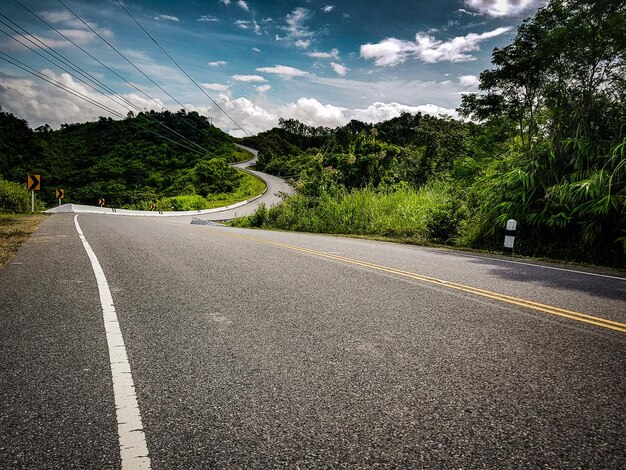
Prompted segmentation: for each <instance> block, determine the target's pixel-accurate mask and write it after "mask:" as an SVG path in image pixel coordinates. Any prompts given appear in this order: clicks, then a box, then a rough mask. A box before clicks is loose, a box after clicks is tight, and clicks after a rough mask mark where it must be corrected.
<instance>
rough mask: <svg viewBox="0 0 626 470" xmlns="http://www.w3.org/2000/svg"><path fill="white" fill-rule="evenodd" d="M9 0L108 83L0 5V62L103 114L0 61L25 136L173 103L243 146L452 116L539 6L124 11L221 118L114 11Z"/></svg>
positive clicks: (161, 7)
mask: <svg viewBox="0 0 626 470" xmlns="http://www.w3.org/2000/svg"><path fill="white" fill-rule="evenodd" d="M19 2H20V3H22V4H23V5H24V6H26V7H27V8H28V9H30V10H32V11H33V12H34V13H36V14H37V15H38V16H40V17H41V18H42V19H44V20H45V21H46V22H47V23H48V24H49V25H51V26H53V27H55V28H56V29H58V30H59V31H61V32H62V33H63V34H64V35H65V36H66V37H67V38H70V39H71V40H72V41H74V42H75V43H76V44H78V45H79V46H81V47H82V48H83V49H85V50H86V51H88V52H89V53H90V54H91V55H92V56H94V57H96V58H97V59H98V60H99V61H101V62H102V63H104V64H106V65H107V66H108V67H109V68H110V69H111V70H113V71H115V72H116V73H112V72H111V71H109V70H107V69H106V68H105V67H103V66H102V65H101V64H99V63H98V62H97V61H96V60H94V59H93V58H90V57H89V56H88V55H86V54H85V53H83V52H82V51H80V50H79V49H78V48H76V47H75V46H74V45H73V44H71V43H70V42H68V41H67V40H66V39H65V38H63V37H62V36H60V35H59V34H58V33H57V32H55V31H54V30H52V29H50V28H49V27H48V26H47V25H45V24H44V23H43V22H41V21H40V20H39V19H38V18H37V17H35V16H34V15H32V14H31V13H29V12H28V11H27V10H26V9H24V8H23V7H22V6H20V5H19V4H18V3H17V2H15V1H14V0H5V1H4V2H2V6H0V13H1V14H2V15H3V16H0V21H1V22H0V31H4V32H6V33H8V35H7V34H5V33H2V34H0V52H1V53H2V54H4V55H0V57H4V58H7V57H8V58H10V59H12V60H19V61H21V62H22V63H23V64H26V65H27V66H29V67H32V68H34V69H36V70H37V71H38V73H40V74H43V75H44V76H45V77H47V78H48V79H50V80H52V81H54V82H55V83H57V82H60V83H62V84H63V86H65V87H69V88H70V89H72V90H74V91H76V93H80V94H82V95H86V96H89V97H90V98H91V99H92V100H96V101H97V102H99V103H103V104H106V106H107V107H109V108H111V109H113V110H114V111H115V113H111V112H108V111H104V110H102V109H99V108H96V107H95V106H93V105H92V104H89V103H86V102H85V101H82V100H81V99H80V98H78V97H76V96H73V95H71V94H69V93H67V92H66V91H63V90H61V89H59V88H58V87H55V86H54V85H52V84H50V83H47V82H45V81H44V80H42V79H40V78H36V77H34V76H32V75H31V74H29V73H27V72H25V71H24V70H22V69H20V68H18V67H16V66H15V64H9V63H8V62H7V61H6V60H0V106H2V108H3V109H4V110H5V111H9V112H11V113H13V114H15V115H16V116H18V117H20V118H23V119H26V120H27V121H28V122H29V124H30V125H31V126H32V127H37V126H39V125H42V124H44V123H47V124H50V125H51V126H53V127H58V126H59V125H60V124H61V123H64V122H67V123H71V122H84V121H88V120H94V119H97V117H98V116H101V115H111V116H113V117H114V118H116V117H117V116H118V115H119V114H122V115H126V114H127V112H128V111H129V110H130V109H132V110H135V111H137V110H141V109H170V110H172V111H176V110H178V109H180V108H181V104H182V105H184V106H185V108H186V109H188V110H195V111H198V112H200V113H201V114H203V115H206V116H210V117H211V118H212V120H213V122H214V124H216V125H217V126H219V127H220V128H222V129H223V130H225V131H227V132H230V133H232V134H233V135H242V134H243V131H242V130H241V129H238V128H237V126H236V125H235V124H234V123H233V122H232V121H231V120H230V118H232V119H234V121H236V122H237V124H239V125H240V126H241V127H242V128H244V129H245V130H246V131H247V132H248V133H250V134H254V133H257V132H259V131H262V130H265V129H268V128H271V127H273V126H274V125H276V124H277V122H278V118H279V117H284V118H296V119H300V120H301V121H304V122H306V123H307V124H310V125H315V126H318V125H322V126H330V127H335V126H338V125H342V124H345V123H346V122H348V121H349V120H350V119H360V120H362V121H366V122H377V121H380V120H384V119H389V118H392V117H394V116H397V115H398V114H399V113H400V112H402V111H409V112H417V111H422V112H428V113H431V114H451V115H454V109H455V108H456V107H457V106H458V105H459V103H460V99H461V94H462V93H467V92H474V91H476V90H477V88H476V83H477V76H478V75H479V73H480V72H481V71H482V70H484V69H486V68H489V67H490V57H491V51H492V49H493V48H494V47H502V46H504V45H506V44H508V43H509V42H510V41H511V40H512V38H513V37H514V35H515V29H516V27H517V26H518V25H519V24H520V23H521V21H522V20H523V19H524V18H525V17H527V16H530V15H532V14H534V12H535V11H536V10H537V8H538V7H539V6H540V5H541V4H543V3H544V2H543V1H536V0H435V1H432V0H423V1H419V0H412V1H396V2H390V1H380V0H377V1H372V0H358V1H357V0H348V1H345V0H344V1H330V0H329V1H317V0H301V1H291V0H278V1H260V0H257V1H254V0H245V1H244V0H203V1H200V0H197V1H191V0H183V1H148V0H124V1H123V2H122V3H123V5H124V7H125V8H126V9H127V10H128V11H129V12H130V13H131V14H132V15H133V16H134V17H135V18H136V19H137V20H138V21H139V23H140V24H141V25H142V26H143V27H144V28H145V29H146V30H147V31H148V32H149V33H150V34H151V35H152V36H153V37H154V38H155V39H156V41H157V42H158V43H159V44H160V45H161V46H162V47H163V48H164V49H165V50H166V51H167V52H168V53H169V54H170V55H171V56H172V57H173V58H174V59H175V60H176V62H177V63H178V64H179V65H180V66H181V67H182V68H183V69H184V71H185V72H186V73H187V74H189V75H190V76H191V77H192V78H193V79H194V81H195V82H196V83H197V84H199V85H200V86H201V87H202V90H203V91H204V93H206V94H208V95H209V96H210V97H211V98H212V99H213V100H214V101H215V102H216V103H218V104H219V105H220V107H221V108H222V109H224V110H225V111H226V112H227V113H228V115H229V116H230V118H229V117H227V116H226V115H224V114H223V113H222V112H221V111H220V110H219V109H217V107H216V106H215V105H214V104H213V103H212V102H211V100H210V99H209V98H208V97H207V96H206V95H205V94H204V93H203V92H202V91H201V90H199V89H198V88H197V87H196V85H194V84H193V83H192V82H191V81H190V80H189V79H188V78H187V77H186V76H185V75H184V74H183V73H182V72H181V71H180V70H179V69H178V68H177V67H176V65H175V64H174V63H172V62H171V61H170V60H169V59H168V58H167V57H166V56H165V55H164V54H163V52H162V51H161V50H159V48H158V47H157V45H155V44H154V43H153V42H152V41H151V40H150V38H149V37H148V36H146V34H145V33H144V32H143V31H141V29H140V28H139V27H138V26H137V25H136V24H135V23H134V21H133V19H132V18H131V17H130V16H129V15H128V14H127V13H126V12H125V11H124V10H123V9H122V8H121V7H120V5H118V4H117V2H116V1H115V0H90V1H86V0H81V1H77V0H61V2H60V1H58V0H19ZM63 3H64V4H65V5H66V6H67V7H69V9H68V8H66V7H65V6H64V5H63ZM70 10H72V11H73V13H72V12H71V11H70ZM74 13H75V14H76V15H77V16H78V17H77V16H75V15H74ZM79 18H80V19H82V20H84V21H85V22H86V23H87V24H88V25H89V26H91V27H92V28H93V29H95V30H96V31H97V32H99V34H100V35H101V36H102V37H103V38H105V39H106V40H107V41H108V42H109V43H111V44H112V45H113V46H115V47H116V48H117V49H118V50H119V51H120V52H121V53H122V54H123V55H124V56H125V57H126V58H127V59H128V60H129V61H130V62H132V64H134V65H135V66H137V67H138V68H139V69H140V70H141V71H142V72H144V73H145V74H146V75H148V76H149V77H150V78H151V79H152V80H153V81H154V82H156V83H157V84H158V85H159V86H160V88H162V89H164V90H165V91H166V92H167V93H168V94H169V95H171V96H168V94H166V93H164V92H163V90H161V89H160V88H159V87H157V86H156V85H154V83H152V82H150V81H149V80H148V79H146V78H145V76H143V75H142V74H141V73H140V72H138V71H137V70H136V69H135V68H134V67H133V65H131V64H130V63H129V62H128V61H126V60H125V59H124V58H122V57H121V56H120V55H118V54H117V53H116V52H114V51H113V50H112V49H111V48H110V47H109V46H108V45H107V44H106V43H105V42H104V41H102V40H101V39H100V38H98V36H97V35H96V34H94V33H93V32H92V31H90V29H89V28H88V26H86V25H85V24H83V23H82V22H81V21H80V19H79ZM11 28H13V29H15V30H17V32H16V31H14V30H12V29H11ZM20 28H23V29H20ZM18 33H19V34H18ZM10 36H12V37H16V38H17V39H18V40H19V41H21V42H22V43H23V44H20V43H19V42H18V41H15V40H14V39H12V38H11V37H10ZM29 40H30V41H34V42H35V43H36V44H37V45H38V46H41V49H38V48H37V47H35V45H34V44H33V43H32V42H30V41H29ZM39 41H40V42H39ZM24 44H26V45H28V46H30V47H31V48H32V49H35V50H37V51H38V52H39V53H40V54H41V55H43V56H47V53H51V54H60V55H62V57H63V58H66V59H69V60H71V61H72V62H73V63H74V64H76V65H78V66H80V69H81V70H84V71H85V72H86V73H89V75H90V76H92V77H95V78H97V79H98V80H100V82H102V83H104V84H106V85H107V86H108V88H109V89H108V90H102V89H100V90H94V89H92V88H90V87H88V86H87V85H85V84H84V83H81V82H80V81H79V80H78V78H76V76H72V75H70V74H68V73H67V72H64V71H63V70H61V69H60V68H58V67H57V66H55V65H53V64H51V63H50V62H48V61H45V60H44V59H43V58H41V57H40V56H38V55H37V54H36V53H35V52H33V51H32V50H29V49H28V48H27V47H25V46H24ZM72 73H74V75H77V74H76V73H75V72H72ZM120 76H121V77H122V78H123V79H122V78H120ZM83 79H85V78H84V77H83ZM115 94H118V95H120V96H121V97H123V98H115ZM111 95H113V98H112V97H111ZM172 98H174V99H172ZM114 100H116V101H117V102H116V101H114ZM129 102H130V103H131V104H132V105H130V104H129Z"/></svg>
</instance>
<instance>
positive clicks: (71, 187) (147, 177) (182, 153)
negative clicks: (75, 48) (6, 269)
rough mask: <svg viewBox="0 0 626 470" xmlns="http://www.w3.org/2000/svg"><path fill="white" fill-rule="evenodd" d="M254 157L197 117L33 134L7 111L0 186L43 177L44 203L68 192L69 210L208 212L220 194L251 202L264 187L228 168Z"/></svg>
mask: <svg viewBox="0 0 626 470" xmlns="http://www.w3.org/2000/svg"><path fill="white" fill-rule="evenodd" d="M248 157H249V154H247V153H246V152H243V151H241V150H239V149H238V148H237V147H235V146H234V144H233V139H232V138H231V137H230V136H228V135H227V134H225V133H223V132H222V131H221V130H219V129H217V128H216V127H214V126H212V125H210V124H209V122H208V121H207V119H206V118H205V117H203V116H200V115H199V114H198V113H195V112H191V113H187V112H185V111H184V110H181V111H179V112H177V113H170V112H169V111H165V112H162V113H157V112H154V111H150V112H146V113H139V114H138V115H137V116H135V115H133V114H132V113H129V115H128V117H127V118H126V119H124V120H118V121H115V120H112V119H111V118H100V119H99V120H98V121H97V122H88V123H83V124H64V125H62V126H61V129H59V130H56V131H53V130H51V129H50V127H49V126H42V127H39V128H37V129H35V130H34V131H33V130H31V129H30V128H29V127H28V124H27V122H26V121H24V120H20V119H17V118H16V117H14V116H13V115H11V114H8V113H5V112H2V111H0V178H3V179H4V180H8V181H13V182H17V183H20V184H22V185H23V184H24V183H25V179H26V175H27V174H28V173H38V174H40V175H41V176H42V181H43V184H42V190H41V191H40V193H39V194H38V198H39V199H41V200H42V201H44V202H45V203H48V204H53V203H54V202H55V200H54V198H55V189H57V188H63V189H65V194H66V199H65V202H74V203H83V204H90V205H95V204H97V202H98V199H99V198H100V197H104V198H105V199H106V203H107V205H110V206H115V207H129V208H139V209H148V208H150V207H155V206H156V207H157V208H159V209H171V208H175V209H181V210H182V209H200V208H206V207H211V206H212V205H214V204H215V202H216V201H217V200H218V199H219V198H216V195H217V194H221V195H222V196H224V198H225V199H229V198H232V196H233V195H235V194H236V195H237V196H242V197H241V199H246V197H249V196H250V195H251V194H250V193H251V192H252V193H254V191H257V193H258V192H259V191H258V190H259V188H258V186H259V182H258V181H257V180H256V179H255V178H254V177H251V176H249V175H243V174H242V173H241V172H239V171H237V170H235V169H233V168H231V167H230V166H228V162H232V161H237V160H245V159H247V158H248ZM5 186H6V184H4V183H3V185H0V188H2V187H5ZM6 188H8V186H6ZM261 190H262V188H261ZM5 192H6V191H5ZM207 196H209V198H207ZM0 199H1V197H0ZM3 209H4V211H8V206H6V207H4V206H3V207H0V210H3ZM16 211H18V210H16Z"/></svg>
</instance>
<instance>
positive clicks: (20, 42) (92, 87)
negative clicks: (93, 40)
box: [0, 13, 139, 109]
mask: <svg viewBox="0 0 626 470" xmlns="http://www.w3.org/2000/svg"><path fill="white" fill-rule="evenodd" d="M0 16H2V17H4V18H6V16H4V15H3V14H2V13H0ZM7 19H8V18H7ZM9 21H11V20H10V19H9ZM0 23H1V24H3V25H4V26H6V27H7V28H9V29H10V30H12V31H13V32H14V33H16V34H18V35H22V38H23V39H25V40H27V41H28V42H30V43H31V44H33V45H34V46H35V47H37V48H39V49H41V50H42V51H43V52H45V53H46V54H48V55H49V56H50V57H52V59H54V60H52V59H50V58H48V57H46V56H44V55H42V54H40V53H39V52H38V51H36V50H35V49H33V48H32V47H30V46H29V45H28V44H25V43H24V42H22V40H21V39H19V38H18V37H15V36H11V35H10V34H9V33H7V32H6V31H4V30H3V29H1V28H0V32H2V33H4V34H6V35H7V36H9V37H10V38H11V39H13V40H14V41H15V42H17V43H18V44H21V45H22V46H24V47H25V48H27V49H28V50H30V51H31V52H34V53H35V54H37V55H38V56H39V57H41V58H42V59H44V60H46V61H48V62H50V63H51V64H52V65H54V66H56V67H58V68H59V69H61V70H63V71H64V72H66V73H68V74H70V75H71V76H73V77H74V78H76V79H77V80H78V81H80V82H82V83H84V84H85V85H87V86H88V87H90V88H91V89H93V90H95V91H98V89H96V88H95V87H94V86H93V85H91V84H90V83H88V82H86V81H85V80H83V79H82V78H80V77H77V76H76V75H74V74H73V73H72V72H70V71H69V70H68V69H67V68H65V67H64V66H63V65H59V64H58V63H57V62H55V60H57V61H60V62H61V63H63V64H64V65H65V66H67V67H69V68H71V69H72V70H74V71H75V72H76V73H78V74H80V75H82V76H84V77H86V78H87V80H91V81H92V82H93V83H96V84H97V85H99V86H100V87H101V88H103V89H104V90H106V91H108V92H110V93H113V95H114V96H115V97H116V98H118V99H124V98H120V97H118V96H117V94H116V93H115V91H113V90H111V89H110V88H109V87H107V86H106V85H105V84H103V83H102V82H100V81H99V80H98V79H96V78H95V77H93V76H91V75H90V74H89V73H86V72H85V71H84V70H82V69H80V67H78V66H75V64H73V62H71V61H70V60H67V59H65V58H64V57H63V56H62V55H61V54H59V53H57V52H56V51H54V49H53V48H50V47H49V46H48V45H47V44H46V43H44V42H43V41H41V40H40V39H39V38H37V37H35V36H34V35H32V34H31V33H30V32H29V31H28V30H26V29H24V28H22V27H21V26H19V25H18V24H16V23H15V22H13V21H11V23H13V24H14V25H16V26H17V27H18V28H20V29H21V30H22V31H23V32H24V33H25V34H26V36H24V35H23V34H22V33H20V31H18V30H16V29H15V28H13V27H11V26H10V25H8V24H6V23H5V22H4V21H2V20H1V19H0ZM29 36H30V37H29ZM31 37H32V38H34V39H35V40H36V41H37V42H38V43H40V44H43V46H41V45H39V44H37V43H36V42H35V41H33V39H31ZM50 51H52V52H54V53H55V54H56V55H57V56H59V57H60V58H59V57H56V56H55V55H53V54H52V53H51V52H50ZM79 69H80V70H79ZM108 98H109V99H111V100H112V101H115V100H113V98H111V97H108ZM115 102H116V103H117V104H119V105H122V104H121V103H119V102H118V101H115ZM137 109H139V108H137Z"/></svg>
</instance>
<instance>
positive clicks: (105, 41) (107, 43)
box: [14, 0, 246, 143]
mask: <svg viewBox="0 0 626 470" xmlns="http://www.w3.org/2000/svg"><path fill="white" fill-rule="evenodd" d="M14 1H17V0H14ZM57 1H58V2H59V3H60V4H61V5H63V6H64V7H65V8H66V9H67V10H68V11H69V12H70V13H71V14H72V15H74V16H75V17H76V18H77V19H78V20H79V21H80V22H81V23H82V24H84V25H85V26H86V27H87V28H89V30H90V31H91V32H93V33H94V34H95V35H96V36H98V37H99V38H100V39H101V40H102V41H103V42H104V43H105V44H106V45H107V46H109V47H110V48H111V49H113V50H114V51H115V52H116V53H117V54H118V55H119V56H120V57H121V58H122V59H124V60H125V61H126V62H128V63H129V64H130V65H131V66H132V67H133V68H134V69H135V70H137V71H138V72H139V73H141V74H142V75H143V76H144V77H145V78H146V79H148V80H149V81H150V82H151V83H152V84H154V85H155V86H156V87H157V88H159V89H160V90H161V91H162V92H163V93H165V94H166V95H167V96H169V97H170V98H171V99H172V100H173V101H175V102H176V103H177V104H178V105H179V106H180V107H181V108H183V109H184V110H185V111H187V112H188V113H190V112H191V111H189V109H187V107H186V106H185V105H184V104H182V103H181V102H180V101H178V100H177V99H176V98H174V97H173V96H172V95H171V94H170V93H168V92H167V91H166V90H165V89H164V88H163V87H162V86H161V85H159V84H158V83H156V82H155V81H154V80H153V79H152V78H150V77H149V76H148V75H147V74H146V73H145V72H144V71H143V70H141V69H140V68H139V67H137V65H135V64H134V63H133V62H132V61H131V60H130V59H128V58H127V57H126V56H125V55H124V54H122V53H121V52H120V51H119V50H118V49H117V48H116V47H115V46H114V45H113V44H111V43H110V42H109V41H107V40H106V39H105V38H104V37H103V36H102V35H101V34H100V33H98V31H96V30H95V29H94V28H92V27H91V25H90V24H89V23H87V22H86V21H85V20H83V19H82V18H81V17H80V16H78V14H77V13H75V12H74V11H73V10H72V9H71V8H70V7H68V6H67V5H66V4H65V3H64V2H63V1H62V0H57ZM18 3H19V2H18ZM125 81H127V80H125ZM153 101H154V99H153ZM183 122H184V123H185V124H186V125H187V126H190V127H192V128H194V129H195V130H197V131H200V130H199V129H198V128H197V127H195V126H192V125H191V124H190V123H189V122H187V121H186V120H184V121H183ZM235 124H236V123H235ZM237 126H238V127H239V128H241V126H239V125H238V124H237ZM242 130H243V129H242ZM243 131H244V132H246V131H245V130H243ZM209 138H210V139H211V140H213V141H215V139H213V138H212V137H210V136H209ZM218 143H219V142H218Z"/></svg>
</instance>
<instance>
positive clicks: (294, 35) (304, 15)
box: [276, 7, 313, 41]
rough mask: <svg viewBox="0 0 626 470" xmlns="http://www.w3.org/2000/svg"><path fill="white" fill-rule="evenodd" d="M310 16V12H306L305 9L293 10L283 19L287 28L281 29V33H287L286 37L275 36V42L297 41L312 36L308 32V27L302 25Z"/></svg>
mask: <svg viewBox="0 0 626 470" xmlns="http://www.w3.org/2000/svg"><path fill="white" fill-rule="evenodd" d="M311 16H312V13H311V11H310V10H307V9H306V8H302V7H298V8H296V9H295V10H293V11H292V12H291V13H289V14H288V15H287V17H286V18H285V23H287V26H282V27H281V29H282V30H283V31H286V32H287V35H286V36H285V37H282V38H281V37H279V36H278V35H277V36H276V40H277V41H281V40H284V39H287V40H298V39H302V38H309V37H311V36H313V32H312V31H311V30H309V28H308V26H305V25H304V22H305V21H308V20H309V19H310V18H311Z"/></svg>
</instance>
